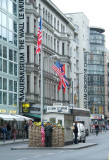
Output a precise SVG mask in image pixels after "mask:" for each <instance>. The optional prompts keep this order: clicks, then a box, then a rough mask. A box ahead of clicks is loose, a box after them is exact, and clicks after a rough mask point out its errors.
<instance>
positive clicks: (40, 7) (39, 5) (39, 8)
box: [39, 4, 41, 16]
mask: <svg viewBox="0 0 109 160" xmlns="http://www.w3.org/2000/svg"><path fill="white" fill-rule="evenodd" d="M39 15H40V16H41V5H40V4H39Z"/></svg>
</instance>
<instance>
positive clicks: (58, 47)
mask: <svg viewBox="0 0 109 160" xmlns="http://www.w3.org/2000/svg"><path fill="white" fill-rule="evenodd" d="M57 53H59V41H57Z"/></svg>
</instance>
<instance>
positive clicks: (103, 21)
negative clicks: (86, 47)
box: [51, 0, 109, 49]
mask: <svg viewBox="0 0 109 160" xmlns="http://www.w3.org/2000/svg"><path fill="white" fill-rule="evenodd" d="M51 1H52V2H53V3H54V4H55V5H56V6H57V7H58V8H59V9H60V10H61V11H62V12H63V13H75V12H83V13H84V14H85V15H86V17H87V18H88V19H89V25H90V26H94V27H95V26H96V27H100V28H103V29H105V33H104V34H105V40H106V47H107V49H109V0H51Z"/></svg>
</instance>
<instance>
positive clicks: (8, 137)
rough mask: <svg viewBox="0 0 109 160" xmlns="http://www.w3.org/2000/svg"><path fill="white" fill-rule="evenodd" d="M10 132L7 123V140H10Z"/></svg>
mask: <svg viewBox="0 0 109 160" xmlns="http://www.w3.org/2000/svg"><path fill="white" fill-rule="evenodd" d="M10 132H11V126H10V124H9V123H8V124H7V140H10Z"/></svg>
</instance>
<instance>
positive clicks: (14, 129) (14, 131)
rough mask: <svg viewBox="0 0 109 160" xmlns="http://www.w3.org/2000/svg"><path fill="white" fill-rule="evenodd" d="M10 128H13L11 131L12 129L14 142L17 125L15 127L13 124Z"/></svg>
mask: <svg viewBox="0 0 109 160" xmlns="http://www.w3.org/2000/svg"><path fill="white" fill-rule="evenodd" d="M12 127H13V129H12V133H13V139H14V141H15V140H16V135H17V125H16V123H13V125H12Z"/></svg>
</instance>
